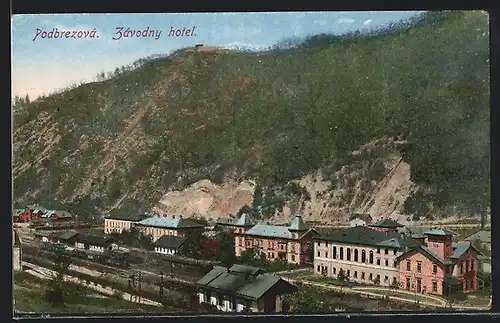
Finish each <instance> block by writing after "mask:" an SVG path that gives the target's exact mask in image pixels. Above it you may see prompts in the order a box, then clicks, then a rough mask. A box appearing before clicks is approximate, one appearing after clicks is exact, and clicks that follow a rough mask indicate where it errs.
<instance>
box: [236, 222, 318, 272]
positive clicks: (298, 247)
mask: <svg viewBox="0 0 500 323" xmlns="http://www.w3.org/2000/svg"><path fill="white" fill-rule="evenodd" d="M316 235H317V232H316V231H315V230H314V229H309V228H307V227H306V225H305V224H304V221H302V218H301V217H300V216H299V215H296V216H295V217H294V218H293V219H292V222H291V224H290V226H288V227H287V226H277V225H268V224H256V225H254V226H253V227H251V228H250V229H247V228H245V227H239V228H237V229H236V230H235V254H236V256H237V257H240V256H241V254H242V253H243V252H244V251H246V250H250V249H251V250H253V251H255V252H256V254H259V255H264V256H265V258H266V259H268V260H271V261H272V260H276V259H281V260H282V261H284V262H286V263H289V264H298V265H301V264H306V263H308V262H309V255H308V251H309V248H312V244H313V237H315V236H316Z"/></svg>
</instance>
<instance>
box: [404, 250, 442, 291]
mask: <svg viewBox="0 0 500 323" xmlns="http://www.w3.org/2000/svg"><path fill="white" fill-rule="evenodd" d="M408 261H409V262H410V270H409V271H408V267H407V266H408ZM418 263H420V265H421V270H420V272H419V271H418ZM434 265H436V273H433V268H434ZM444 268H445V267H444V266H443V265H441V264H440V263H439V262H438V261H436V260H434V259H431V258H429V257H427V256H425V255H424V254H423V253H420V252H418V253H415V254H413V255H410V256H409V257H407V258H405V259H403V260H402V261H401V262H400V263H399V270H400V281H401V284H402V286H401V288H402V289H408V288H407V286H406V282H407V279H410V288H409V290H410V291H412V292H415V291H417V280H418V279H421V281H422V290H421V292H422V293H424V292H425V293H429V294H436V295H442V294H443V279H444V276H445V269H444ZM432 282H435V283H436V287H437V289H436V290H433V289H432Z"/></svg>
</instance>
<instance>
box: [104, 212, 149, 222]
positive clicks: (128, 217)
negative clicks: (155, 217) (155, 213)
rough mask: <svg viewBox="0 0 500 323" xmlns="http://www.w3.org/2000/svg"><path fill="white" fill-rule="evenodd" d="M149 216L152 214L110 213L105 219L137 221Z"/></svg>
mask: <svg viewBox="0 0 500 323" xmlns="http://www.w3.org/2000/svg"><path fill="white" fill-rule="evenodd" d="M150 217H152V215H148V214H137V213H133V214H118V215H110V216H107V217H106V219H110V220H120V221H130V222H139V221H142V220H144V219H147V218H150Z"/></svg>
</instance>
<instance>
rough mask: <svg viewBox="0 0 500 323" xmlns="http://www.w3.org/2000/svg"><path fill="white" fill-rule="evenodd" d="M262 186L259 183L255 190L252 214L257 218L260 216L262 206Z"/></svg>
mask: <svg viewBox="0 0 500 323" xmlns="http://www.w3.org/2000/svg"><path fill="white" fill-rule="evenodd" d="M262 202H263V198H262V186H260V185H259V184H257V185H256V186H255V190H254V193H253V202H252V213H251V214H252V215H253V216H254V217H256V218H260V207H262Z"/></svg>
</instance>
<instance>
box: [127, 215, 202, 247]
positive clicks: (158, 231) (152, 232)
mask: <svg viewBox="0 0 500 323" xmlns="http://www.w3.org/2000/svg"><path fill="white" fill-rule="evenodd" d="M135 227H136V228H138V229H139V230H140V231H141V232H142V233H144V234H147V235H149V236H151V238H152V239H153V242H155V241H156V240H158V239H160V238H161V237H162V236H164V235H171V236H185V235H186V234H187V233H188V232H193V231H201V232H202V231H203V230H204V226H203V225H201V224H198V223H195V222H193V221H191V220H189V219H184V218H183V217H182V215H170V216H165V217H156V216H154V217H150V218H147V219H144V220H142V221H139V222H137V223H135Z"/></svg>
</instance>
